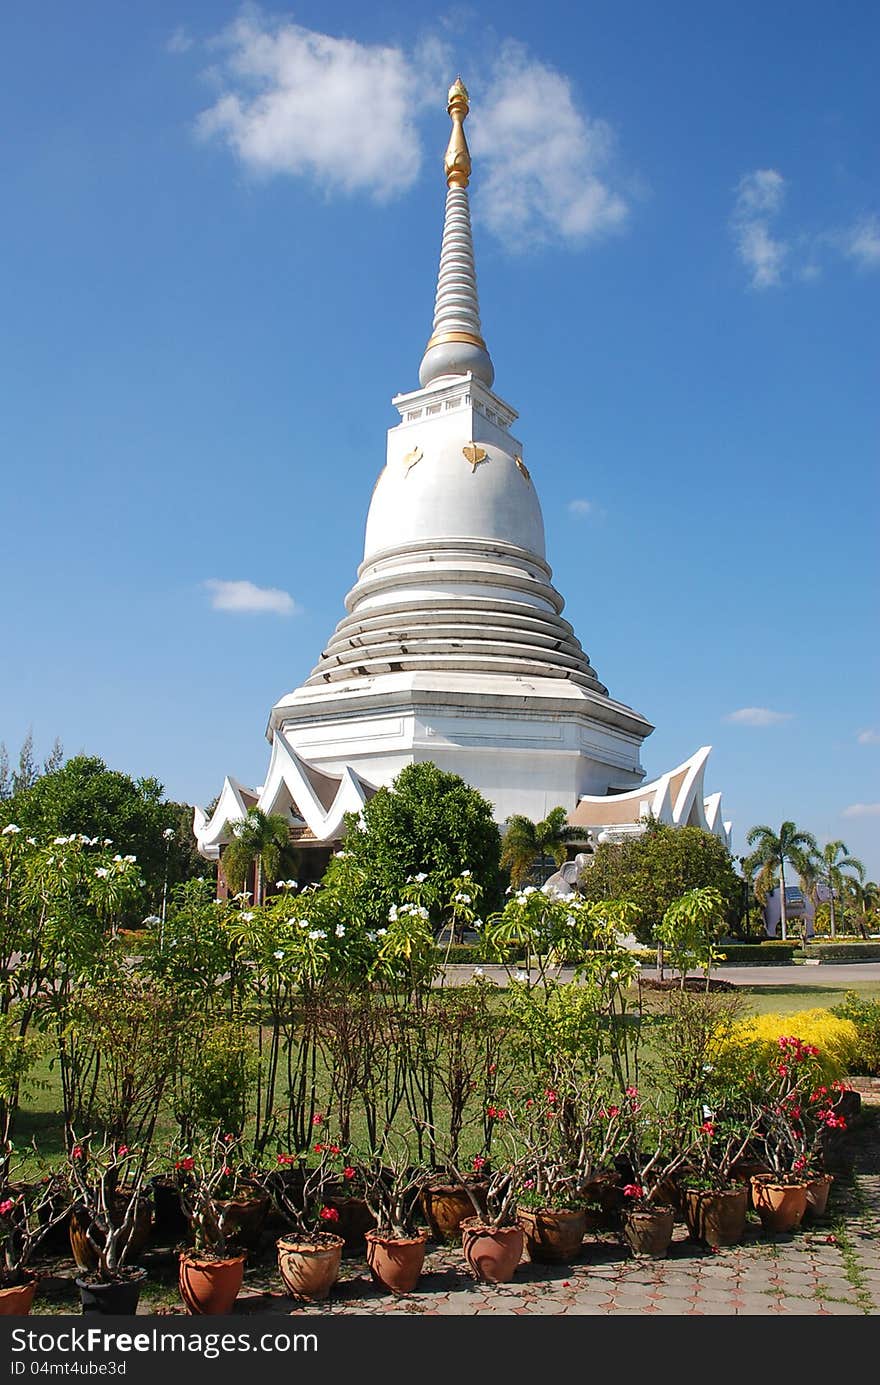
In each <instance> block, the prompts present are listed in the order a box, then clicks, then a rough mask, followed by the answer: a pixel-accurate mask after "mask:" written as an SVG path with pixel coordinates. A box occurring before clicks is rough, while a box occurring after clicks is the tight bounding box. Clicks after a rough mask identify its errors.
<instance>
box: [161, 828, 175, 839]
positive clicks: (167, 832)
mask: <svg viewBox="0 0 880 1385" xmlns="http://www.w3.org/2000/svg"><path fill="white" fill-rule="evenodd" d="M162 836H163V837H164V838H165V840H166V842H170V841H171V840H172V838H173V837H174V828H173V827H166V828H165V831H164V832H163V833H162Z"/></svg>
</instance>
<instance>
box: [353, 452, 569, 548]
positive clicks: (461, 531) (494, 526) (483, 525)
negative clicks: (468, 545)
mask: <svg viewBox="0 0 880 1385" xmlns="http://www.w3.org/2000/svg"><path fill="white" fill-rule="evenodd" d="M407 444H411V445H410V446H409V448H408V451H407V452H405V453H403V455H400V452H399V451H398V449H389V459H388V463H387V465H386V467H385V469H384V471H383V472H382V473H381V475H380V476H379V479H378V481H377V482H376V488H375V490H374V492H373V500H372V503H371V505H370V511H369V514H368V516H367V531H366V539H365V543H364V562H368V561H369V560H370V559H372V558H374V557H376V556H377V555H378V554H380V553H383V552H387V551H388V550H390V549H397V548H400V547H402V546H403V545H404V544H410V543H418V544H424V543H428V544H429V543H430V542H431V541H432V540H436V539H458V538H465V539H485V540H488V541H490V542H491V541H493V540H495V541H499V542H502V543H506V544H510V545H512V546H513V547H515V548H521V549H524V550H525V551H526V552H527V553H532V554H535V555H536V556H537V557H538V558H543V557H544V520H543V517H542V515H541V505H540V502H539V500H538V497H537V494H536V492H535V488H534V486H533V485H532V482H531V480H530V479H529V477H528V474H527V472H526V470H525V468H524V466H523V465H522V463H519V464H517V462H516V460H515V459H514V456H513V455H511V454H510V453H509V452H506V451H504V450H503V449H502V448H500V447H498V446H496V445H494V444H492V443H489V442H480V443H479V444H477V445H478V447H479V449H480V451H481V452H483V453H485V460H482V461H480V462H479V463H478V464H477V465H476V466H473V465H472V463H471V462H469V461H468V460H467V459H466V457H465V456H464V452H463V444H462V439H461V436H459V437H458V438H454V439H448V440H444V441H443V442H442V443H441V444H440V445H439V446H438V445H437V444H436V443H434V445H433V446H432V445H431V444H430V443H429V442H428V440H427V439H426V440H425V446H424V449H423V455H422V456H421V457H420V458H419V460H418V461H416V462H414V463H413V462H412V460H411V459H412V454H413V452H414V451H415V449H416V447H417V446H418V438H417V437H413V436H411V437H410V438H408V439H407ZM404 445H406V444H404ZM400 450H401V451H402V448H401V449H400ZM419 450H420V451H421V450H422V449H421V448H419Z"/></svg>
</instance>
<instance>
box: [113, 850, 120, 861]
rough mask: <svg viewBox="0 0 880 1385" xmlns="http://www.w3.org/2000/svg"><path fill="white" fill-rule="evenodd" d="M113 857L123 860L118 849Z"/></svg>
mask: <svg viewBox="0 0 880 1385" xmlns="http://www.w3.org/2000/svg"><path fill="white" fill-rule="evenodd" d="M113 859H114V861H121V860H122V857H121V856H120V854H119V852H118V851H117V853H116V855H115V856H114V857H113Z"/></svg>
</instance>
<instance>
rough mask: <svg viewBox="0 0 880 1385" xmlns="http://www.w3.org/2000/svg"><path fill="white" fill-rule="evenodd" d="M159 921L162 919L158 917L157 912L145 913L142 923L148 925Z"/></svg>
mask: <svg viewBox="0 0 880 1385" xmlns="http://www.w3.org/2000/svg"><path fill="white" fill-rule="evenodd" d="M161 922H162V920H161V919H160V917H159V915H158V914H147V917H146V918H145V919H144V923H145V924H146V925H147V926H149V925H150V924H157V923H161Z"/></svg>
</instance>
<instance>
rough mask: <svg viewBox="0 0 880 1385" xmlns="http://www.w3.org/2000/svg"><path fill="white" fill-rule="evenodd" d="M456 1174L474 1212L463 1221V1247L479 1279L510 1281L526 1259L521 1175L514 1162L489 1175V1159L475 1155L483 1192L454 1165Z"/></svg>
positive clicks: (474, 1170) (485, 1281)
mask: <svg viewBox="0 0 880 1385" xmlns="http://www.w3.org/2000/svg"><path fill="white" fill-rule="evenodd" d="M451 1172H452V1174H453V1176H454V1177H455V1178H457V1179H459V1181H460V1186H461V1187H462V1188H464V1189H465V1191H466V1192H467V1196H468V1198H469V1199H470V1202H471V1206H472V1208H473V1215H472V1216H470V1217H465V1219H464V1220H463V1221H462V1223H461V1248H462V1251H463V1253H464V1258H465V1260H466V1261H467V1263H468V1265H469V1266H470V1268H471V1270H472V1271H473V1273H474V1275H475V1276H476V1278H477V1279H479V1280H481V1281H482V1282H483V1283H484V1284H507V1283H509V1281H510V1280H511V1279H512V1278H513V1276H514V1274H515V1273H516V1268H517V1265H518V1264H519V1262H520V1260H521V1259H522V1253H523V1246H524V1244H525V1233H524V1231H523V1228H522V1224H521V1223H520V1221H519V1220H518V1217H517V1203H516V1197H517V1178H516V1170H515V1167H514V1166H512V1165H505V1166H503V1167H501V1168H498V1169H496V1170H495V1171H494V1172H492V1173H490V1174H489V1176H488V1177H486V1159H485V1158H484V1156H483V1155H481V1154H478V1155H476V1156H475V1157H474V1161H473V1173H474V1174H476V1175H477V1176H478V1177H479V1178H480V1194H479V1196H477V1195H476V1194H475V1193H474V1190H473V1183H472V1180H471V1179H470V1178H469V1177H468V1175H466V1174H461V1173H459V1171H458V1169H456V1168H455V1167H451Z"/></svg>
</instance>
